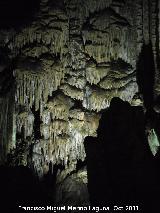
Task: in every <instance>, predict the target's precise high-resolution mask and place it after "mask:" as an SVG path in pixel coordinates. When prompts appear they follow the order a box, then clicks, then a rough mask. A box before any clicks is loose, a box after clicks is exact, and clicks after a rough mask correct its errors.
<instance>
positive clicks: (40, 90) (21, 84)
mask: <svg viewBox="0 0 160 213" xmlns="http://www.w3.org/2000/svg"><path fill="white" fill-rule="evenodd" d="M43 62H44V61H43ZM43 70H44V71H39V72H31V71H29V70H24V71H23V70H19V69H16V70H15V77H16V82H17V91H16V102H17V103H18V104H20V105H22V106H23V105H27V106H28V108H31V107H32V106H33V105H34V104H35V108H36V110H38V109H39V108H40V109H41V111H42V108H43V103H44V104H45V103H47V100H48V96H52V92H53V91H55V90H57V89H58V86H59V85H60V84H61V81H62V79H63V78H64V73H63V69H62V68H61V66H60V65H55V66H54V65H53V66H52V67H50V66H48V67H47V66H44V67H43ZM30 88H31V89H30Z"/></svg>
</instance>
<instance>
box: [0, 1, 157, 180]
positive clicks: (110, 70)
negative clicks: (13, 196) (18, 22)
mask: <svg viewBox="0 0 160 213" xmlns="http://www.w3.org/2000/svg"><path fill="white" fill-rule="evenodd" d="M159 7H160V5H159V1H158V0H154V1H151V0H149V1H145V0H135V1H133V0H121V1H117V0H99V1H96V0H60V1H54V0H41V3H40V10H39V12H38V13H37V14H36V15H35V18H34V20H33V21H32V22H31V23H30V24H27V25H26V26H25V27H21V28H20V29H18V30H17V29H16V28H15V29H13V28H12V29H7V30H3V29H1V32H0V34H1V35H0V47H1V48H2V49H3V50H6V52H7V53H6V52H5V54H6V56H7V57H8V58H9V60H11V61H13V60H15V61H16V63H15V66H14V70H13V69H12V73H13V76H14V78H15V85H16V91H15V92H14V90H12V89H11V91H12V92H11V93H6V92H5V88H6V86H7V85H6V83H3V82H7V83H8V82H9V81H5V80H4V81H3V79H2V80H1V79H0V91H2V93H3V95H1V96H0V106H1V111H0V130H1V132H0V133H1V134H0V146H1V147H2V152H4V153H9V152H10V150H11V149H13V148H15V149H14V150H13V152H15V153H16V148H17V149H18V146H19V145H17V146H16V145H15V142H16V141H19V140H21V141H22V142H24V141H26V140H28V141H29V142H28V149H29V150H30V152H31V153H32V154H31V155H29V154H28V158H29V159H30V161H31V162H32V163H33V165H34V169H35V171H36V172H37V173H38V175H39V176H40V177H41V176H43V174H45V173H47V172H48V170H49V163H50V162H52V163H53V164H62V165H64V166H65V169H66V171H68V173H70V172H71V171H73V170H75V169H76V164H77V160H81V161H84V160H85V155H86V154H85V150H84V145H83V141H84V138H85V137H86V136H96V129H97V127H98V122H99V118H100V114H101V110H102V109H105V108H107V107H108V106H109V104H110V101H111V99H112V98H113V97H115V96H117V97H120V98H121V99H123V100H125V101H128V102H130V103H132V102H133V101H132V99H133V97H134V95H135V94H136V93H137V92H138V85H137V82H136V64H137V61H138V56H139V54H140V52H141V48H142V45H143V44H148V42H149V41H151V42H152V46H153V53H154V62H155V67H156V81H155V94H159V91H160V89H159V88H160V87H159V83H158V82H159V79H160V77H159V70H158V69H159V63H158V60H159V35H160V30H159V22H160V13H159V11H160V10H158V8H159ZM3 52H4V51H3ZM3 72H4V63H1V66H0V75H1V73H3ZM11 75H12V74H11ZM6 79H7V76H6ZM10 88H11V87H10ZM13 93H14V96H15V101H14V100H13V101H11V99H10V98H9V97H10V94H13ZM3 96H6V97H7V98H6V97H5V99H4V97H3ZM5 102H6V104H5ZM8 117H10V118H9V119H7V118H8ZM8 125H11V127H12V128H11V129H12V130H11V129H9V130H7V126H8ZM38 131H39V132H40V134H39V133H37V132H38ZM16 137H17V139H16ZM17 144H19V143H18V142H17ZM5 155H6V154H5ZM25 159H27V158H26V157H25Z"/></svg>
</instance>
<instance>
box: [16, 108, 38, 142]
mask: <svg viewBox="0 0 160 213" xmlns="http://www.w3.org/2000/svg"><path fill="white" fill-rule="evenodd" d="M33 125H34V115H33V114H32V113H31V112H28V111H24V112H20V113H19V114H18V115H17V119H16V126H17V132H18V133H22V132H23V131H22V128H24V139H26V137H27V136H32V134H33Z"/></svg>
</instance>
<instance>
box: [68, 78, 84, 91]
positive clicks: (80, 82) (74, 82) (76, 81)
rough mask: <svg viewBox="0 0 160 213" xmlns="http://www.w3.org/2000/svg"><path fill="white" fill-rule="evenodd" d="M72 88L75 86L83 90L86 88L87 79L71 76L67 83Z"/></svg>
mask: <svg viewBox="0 0 160 213" xmlns="http://www.w3.org/2000/svg"><path fill="white" fill-rule="evenodd" d="M65 82H66V83H68V84H69V85H71V86H75V87H76V88H78V89H81V90H82V89H83V88H84V87H85V86H86V79H85V78H84V77H82V76H81V77H76V76H70V77H69V78H67V79H66V81H65Z"/></svg>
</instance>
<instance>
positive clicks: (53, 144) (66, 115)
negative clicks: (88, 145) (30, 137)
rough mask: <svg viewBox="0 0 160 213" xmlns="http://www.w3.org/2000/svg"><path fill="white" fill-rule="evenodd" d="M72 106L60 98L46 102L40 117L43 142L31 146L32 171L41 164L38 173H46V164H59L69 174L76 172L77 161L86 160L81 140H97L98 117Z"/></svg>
mask: <svg viewBox="0 0 160 213" xmlns="http://www.w3.org/2000/svg"><path fill="white" fill-rule="evenodd" d="M73 103H74V102H73V100H71V98H69V97H67V96H65V95H63V94H59V95H57V96H56V97H55V98H53V100H50V101H49V102H48V104H47V109H46V110H45V111H43V115H42V122H43V123H42V124H41V136H42V138H43V139H42V140H40V141H39V142H37V143H35V144H34V155H33V162H34V166H35V168H36V167H38V166H39V163H38V162H41V161H43V163H42V164H43V166H42V167H41V170H42V168H43V167H44V168H45V169H46V168H47V165H49V162H52V163H53V164H62V165H64V166H65V168H68V167H69V170H70V169H71V168H72V169H75V165H76V162H77V161H78V160H82V161H84V160H85V157H86V154H85V149H84V143H83V142H84V138H85V137H86V136H94V137H95V136H96V130H97V127H98V122H99V118H100V117H99V115H95V114H94V113H84V112H83V111H82V110H81V109H72V107H73ZM42 150H43V151H42ZM42 155H43V157H42ZM42 159H43V160H42ZM39 169H40V168H37V169H36V170H37V171H39ZM41 173H44V172H42V171H41Z"/></svg>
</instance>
